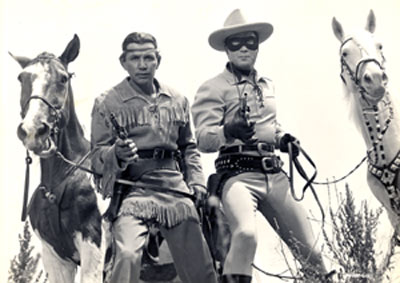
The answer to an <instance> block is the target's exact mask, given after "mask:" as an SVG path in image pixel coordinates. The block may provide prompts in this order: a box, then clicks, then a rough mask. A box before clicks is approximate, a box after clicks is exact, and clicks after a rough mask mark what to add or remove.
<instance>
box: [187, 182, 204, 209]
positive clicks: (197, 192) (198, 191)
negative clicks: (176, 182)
mask: <svg viewBox="0 0 400 283" xmlns="http://www.w3.org/2000/svg"><path fill="white" fill-rule="evenodd" d="M190 189H191V190H192V191H193V194H194V196H195V197H196V200H195V205H196V207H199V206H201V205H202V204H204V202H205V199H206V195H207V190H206V188H205V187H203V186H201V185H192V186H190Z"/></svg>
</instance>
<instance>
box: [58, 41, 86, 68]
mask: <svg viewBox="0 0 400 283" xmlns="http://www.w3.org/2000/svg"><path fill="white" fill-rule="evenodd" d="M80 46H81V44H80V41H79V37H78V36H77V35H76V34H75V35H74V38H73V39H72V40H71V41H70V42H69V43H68V45H67V47H66V48H65V50H64V52H63V54H62V55H61V56H60V60H61V62H63V63H64V64H65V65H68V63H69V62H72V61H74V60H75V58H76V57H78V54H79V48H80Z"/></svg>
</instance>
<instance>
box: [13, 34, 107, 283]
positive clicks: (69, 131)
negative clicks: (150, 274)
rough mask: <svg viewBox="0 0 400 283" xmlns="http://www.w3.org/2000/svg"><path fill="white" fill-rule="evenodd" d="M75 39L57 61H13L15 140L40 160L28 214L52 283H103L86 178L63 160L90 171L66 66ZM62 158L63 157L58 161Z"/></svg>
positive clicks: (98, 226) (96, 219)
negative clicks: (17, 86) (17, 68)
mask: <svg viewBox="0 0 400 283" xmlns="http://www.w3.org/2000/svg"><path fill="white" fill-rule="evenodd" d="M79 48H80V42H79V38H78V36H76V35H75V36H74V38H73V39H72V40H71V41H70V42H69V44H68V45H67V47H66V48H65V50H64V52H63V53H62V55H61V56H60V57H56V56H54V55H53V54H50V53H47V52H43V53H41V54H40V55H38V56H37V57H36V58H35V59H33V60H31V59H28V58H26V57H17V56H13V55H12V57H13V58H14V59H15V60H16V61H17V62H18V63H19V64H20V65H21V67H22V68H23V70H22V72H21V73H20V74H19V76H18V79H19V81H20V82H21V97H20V104H21V117H22V122H21V124H20V125H19V126H18V130H17V134H18V138H19V139H20V140H21V141H22V143H23V144H24V146H25V148H26V149H27V150H28V151H32V152H33V153H34V154H36V155H37V156H39V157H40V167H41V182H40V185H39V187H38V188H37V189H36V190H35V192H34V193H33V195H32V198H31V201H30V204H29V208H28V215H29V218H30V222H31V224H32V228H33V230H34V231H35V233H36V234H37V236H38V237H39V238H40V240H41V242H42V249H43V250H42V259H43V264H44V268H45V270H46V272H47V273H48V276H49V277H48V278H49V281H50V282H51V283H72V282H75V281H74V278H75V275H76V274H75V273H76V269H77V266H78V265H80V268H81V269H80V271H81V280H80V282H81V283H93V282H96V283H97V282H102V281H103V268H104V254H105V252H104V251H105V238H104V233H103V231H102V216H101V214H100V211H99V209H98V206H97V198H96V194H95V191H94V188H93V186H92V184H91V181H90V178H89V176H88V174H87V173H85V172H84V171H82V170H79V169H77V168H76V167H74V166H73V165H71V164H69V163H66V162H65V159H64V158H66V159H67V160H70V161H73V162H76V163H79V164H81V165H85V164H86V166H89V164H87V162H88V161H87V158H86V159H85V156H87V153H88V152H89V149H90V144H89V142H88V141H87V140H86V139H85V137H84V133H83V129H82V127H81V125H80V123H79V121H78V117H77V115H76V113H75V108H74V99H73V93H72V89H71V82H70V81H71V77H72V74H70V73H69V72H68V69H67V67H68V64H69V63H70V62H72V61H73V60H75V58H76V57H77V56H78V54H79ZM61 157H63V158H61Z"/></svg>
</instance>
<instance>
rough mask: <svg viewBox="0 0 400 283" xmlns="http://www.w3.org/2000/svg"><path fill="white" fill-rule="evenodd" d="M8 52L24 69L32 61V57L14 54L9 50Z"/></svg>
mask: <svg viewBox="0 0 400 283" xmlns="http://www.w3.org/2000/svg"><path fill="white" fill-rule="evenodd" d="M8 54H10V56H11V57H13V58H14V60H15V61H17V62H18V64H19V65H20V66H21V67H22V69H23V68H25V67H26V66H27V65H28V64H29V62H31V61H32V59H30V58H28V57H24V56H14V55H13V54H12V53H11V52H8Z"/></svg>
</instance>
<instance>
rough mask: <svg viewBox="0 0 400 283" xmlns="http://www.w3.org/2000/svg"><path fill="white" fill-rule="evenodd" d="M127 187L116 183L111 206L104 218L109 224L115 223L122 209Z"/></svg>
mask: <svg viewBox="0 0 400 283" xmlns="http://www.w3.org/2000/svg"><path fill="white" fill-rule="evenodd" d="M125 187H126V186H125V185H123V184H118V183H116V184H115V185H114V191H113V195H112V197H111V200H110V204H109V205H108V208H107V210H106V212H105V213H104V215H103V217H104V219H106V220H107V221H109V222H111V223H112V222H114V220H115V219H116V218H117V215H118V211H119V208H120V207H121V204H122V200H123V198H124V196H125V194H126V189H125Z"/></svg>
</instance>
